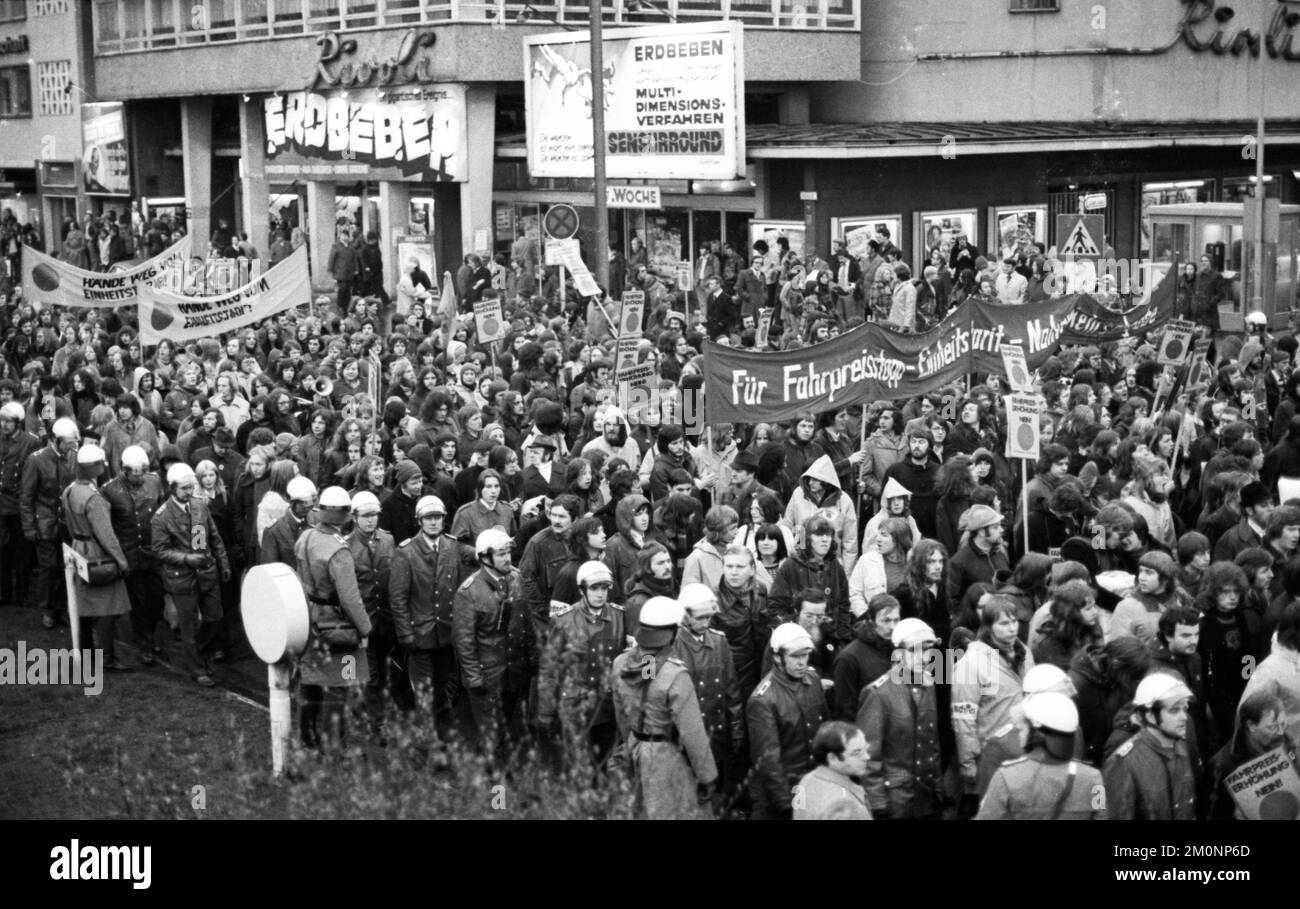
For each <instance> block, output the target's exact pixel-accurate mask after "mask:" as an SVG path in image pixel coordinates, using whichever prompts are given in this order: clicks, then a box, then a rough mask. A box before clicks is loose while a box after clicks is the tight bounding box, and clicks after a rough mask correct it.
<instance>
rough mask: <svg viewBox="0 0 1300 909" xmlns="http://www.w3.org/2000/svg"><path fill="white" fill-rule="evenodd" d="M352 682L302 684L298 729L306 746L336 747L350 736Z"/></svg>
mask: <svg viewBox="0 0 1300 909" xmlns="http://www.w3.org/2000/svg"><path fill="white" fill-rule="evenodd" d="M353 691H358V692H359V691H360V689H358V688H356V687H355V686H349V685H336V686H325V685H303V686H302V690H301V691H300V692H299V693H300V695H301V703H300V706H299V708H298V732H299V734H300V735H301V737H302V744H303V746H304V747H306V748H315V749H318V750H324V749H326V748H336V747H338V746H340V745H342V744H343V743H344V742H345V741H346V740H347V714H348V700H349V697H350V696H351V693H352V692H353Z"/></svg>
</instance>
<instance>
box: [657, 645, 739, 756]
mask: <svg viewBox="0 0 1300 909" xmlns="http://www.w3.org/2000/svg"><path fill="white" fill-rule="evenodd" d="M672 655H673V656H674V657H676V658H677V659H679V660H681V662H682V665H684V666H685V667H686V671H687V672H689V673H690V674H691V681H692V682H694V683H695V694H696V696H697V697H698V698H699V699H700V712H701V713H702V714H703V715H704V731H705V732H707V733H708V735H709V741H710V742H711V743H713V746H714V756H715V757H719V758H720V757H723V756H726V755H728V754H729V753H731V752H732V751H733V750H739V749H740V748H741V747H742V746H743V745H744V742H745V714H744V703H743V702H742V701H741V700H740V684H739V682H738V681H737V680H736V667H735V664H734V663H733V662H732V659H731V647H730V646H729V645H728V643H727V636H726V635H725V634H723V633H722V632H721V631H718V630H717V629H714V628H707V629H705V631H704V634H703V635H702V636H701V637H698V638H697V637H696V636H695V635H693V634H691V633H690V632H689V631H687V630H686V629H685V628H679V629H677V639H676V640H675V641H674V642H673V646H672Z"/></svg>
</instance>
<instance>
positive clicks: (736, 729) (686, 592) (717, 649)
mask: <svg viewBox="0 0 1300 909" xmlns="http://www.w3.org/2000/svg"><path fill="white" fill-rule="evenodd" d="M677 602H678V603H679V604H681V606H682V609H683V610H684V614H683V616H682V626H681V628H680V629H678V631H677V638H676V640H675V641H674V642H673V648H672V655H673V656H674V657H676V658H677V659H678V660H680V661H681V663H682V665H683V666H685V667H686V669H687V671H688V672H689V673H690V676H691V681H692V682H694V684H695V693H696V695H697V696H698V698H699V701H700V711H701V712H702V713H703V716H704V730H705V732H706V733H707V734H708V736H709V745H710V747H711V748H712V750H713V760H714V763H715V764H717V767H718V772H719V774H720V775H719V778H718V790H719V792H720V794H721V795H722V796H723V797H731V798H734V795H735V793H734V789H735V787H736V785H737V784H738V783H739V781H740V779H741V777H743V776H744V772H745V771H744V768H745V763H746V761H745V717H744V703H743V702H742V701H741V699H740V683H739V681H738V680H737V678H736V667H735V663H734V662H733V660H732V656H731V645H730V644H729V643H728V642H727V636H726V634H724V633H723V632H721V631H719V630H717V629H716V628H711V627H710V625H711V624H712V621H713V618H714V616H716V615H717V614H718V598H717V595H716V594H715V593H714V592H713V590H711V589H710V588H708V587H706V586H705V585H704V584H687V585H686V586H684V587H683V588H682V592H681V594H680V595H679V596H678V597H677ZM822 605H823V606H824V605H825V604H824V603H823V604H822Z"/></svg>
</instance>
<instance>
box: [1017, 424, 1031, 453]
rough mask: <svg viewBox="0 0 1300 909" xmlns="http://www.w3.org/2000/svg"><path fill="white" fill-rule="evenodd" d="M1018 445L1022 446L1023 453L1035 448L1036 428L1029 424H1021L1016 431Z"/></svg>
mask: <svg viewBox="0 0 1300 909" xmlns="http://www.w3.org/2000/svg"><path fill="white" fill-rule="evenodd" d="M1016 444H1018V445H1019V446H1020V450H1021V451H1028V450H1029V449H1031V448H1033V447H1034V427H1032V426H1030V425H1029V424H1028V423H1021V424H1020V426H1019V428H1018V429H1016Z"/></svg>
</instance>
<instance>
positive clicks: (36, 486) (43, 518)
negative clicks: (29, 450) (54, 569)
mask: <svg viewBox="0 0 1300 909" xmlns="http://www.w3.org/2000/svg"><path fill="white" fill-rule="evenodd" d="M76 457H77V456H76V453H75V452H70V453H68V454H66V455H60V454H59V453H58V452H56V451H55V450H54V449H53V448H52V447H51V446H49V445H46V446H45V447H44V448H42V449H41V450H40V451H38V452H36V453H35V454H33V455H32V456H31V457H29V458H28V459H27V462H26V463H25V464H23V478H22V481H21V486H20V491H19V494H18V513H19V514H20V515H22V523H23V536H25V537H28V538H29V539H35V540H37V541H40V542H55V541H57V540H58V539H59V529H60V527H59V525H60V520H59V509H60V508H61V507H62V506H61V505H60V503H59V496H60V494H62V492H63V490H64V489H66V488H67V487H68V484H69V483H71V482H72V480H73V478H74V477H75V476H76V473H75V470H74V467H73V465H74V464H75V461H76Z"/></svg>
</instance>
